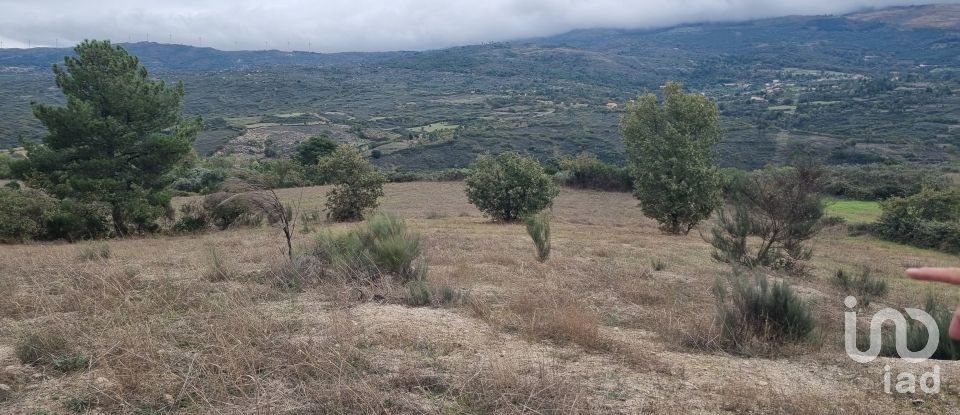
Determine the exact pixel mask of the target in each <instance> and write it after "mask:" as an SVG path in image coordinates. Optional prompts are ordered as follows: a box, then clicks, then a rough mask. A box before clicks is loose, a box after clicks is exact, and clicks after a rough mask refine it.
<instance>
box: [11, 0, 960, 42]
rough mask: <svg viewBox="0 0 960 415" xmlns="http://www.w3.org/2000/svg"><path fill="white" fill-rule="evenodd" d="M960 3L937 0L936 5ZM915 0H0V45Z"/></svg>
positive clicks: (542, 23) (506, 32) (595, 19)
mask: <svg viewBox="0 0 960 415" xmlns="http://www.w3.org/2000/svg"><path fill="white" fill-rule="evenodd" d="M944 2H949V3H958V2H960V0H944V1H938V3H944ZM924 3H933V2H925V1H922V0H913V1H898V0H781V1H777V0H312V1H311V0H268V1H264V0H260V1H253V0H207V1H200V0H192V1H191V0H97V1H89V0H0V42H2V47H4V48H10V47H21V48H22V47H29V46H33V47H36V46H60V47H64V46H72V45H73V44H76V43H77V42H79V41H81V40H83V39H110V40H112V41H114V42H129V41H134V42H136V41H153V42H161V43H178V44H188V45H194V46H210V47H215V48H218V49H225V50H240V49H246V50H250V49H279V50H307V51H314V52H345V51H364V52H367V51H392V50H425V49H436V48H443V47H449V46H457V45H468V44H477V43H484V42H494V41H504V40H513V39H521V38H530V37H537V36H548V35H552V34H558V33H563V32H566V31H569V30H573V29H590V28H654V27H665V26H671V25H675V24H680V23H693V22H703V21H729V20H746V19H751V18H762V17H774V16H783V15H791V14H808V15H809V14H843V13H848V12H851V11H856V10H861V9H863V8H867V7H885V6H893V5H908V4H924Z"/></svg>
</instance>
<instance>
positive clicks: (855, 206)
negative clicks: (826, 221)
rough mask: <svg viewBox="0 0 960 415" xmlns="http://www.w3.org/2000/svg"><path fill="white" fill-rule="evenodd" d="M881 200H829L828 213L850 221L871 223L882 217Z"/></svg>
mask: <svg viewBox="0 0 960 415" xmlns="http://www.w3.org/2000/svg"><path fill="white" fill-rule="evenodd" d="M880 213H881V210H880V202H874V201H865V200H829V201H827V215H830V216H839V217H841V218H844V219H846V220H847V222H850V223H870V222H875V221H876V220H877V219H879V218H880Z"/></svg>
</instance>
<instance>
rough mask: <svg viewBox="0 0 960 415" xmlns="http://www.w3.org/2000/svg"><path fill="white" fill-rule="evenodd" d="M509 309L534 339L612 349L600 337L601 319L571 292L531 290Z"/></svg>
mask: <svg viewBox="0 0 960 415" xmlns="http://www.w3.org/2000/svg"><path fill="white" fill-rule="evenodd" d="M509 308H510V311H512V312H513V314H514V316H515V320H516V322H515V324H516V325H517V326H518V328H519V329H520V330H521V331H522V332H523V333H525V334H527V335H529V336H531V337H534V338H537V339H549V340H552V341H555V342H557V343H560V344H564V343H575V344H578V345H580V346H583V347H585V348H588V349H600V350H604V349H607V348H608V347H609V344H608V342H606V341H605V340H604V339H602V338H601V336H600V317H599V316H598V315H597V314H596V313H595V312H593V311H591V310H588V309H587V308H586V307H584V306H583V305H581V304H580V303H579V302H578V301H577V300H576V298H574V297H573V296H572V295H571V294H570V293H568V292H565V291H561V290H529V291H528V292H525V293H523V294H521V295H517V296H516V297H514V298H513V299H512V300H511V302H510V304H509Z"/></svg>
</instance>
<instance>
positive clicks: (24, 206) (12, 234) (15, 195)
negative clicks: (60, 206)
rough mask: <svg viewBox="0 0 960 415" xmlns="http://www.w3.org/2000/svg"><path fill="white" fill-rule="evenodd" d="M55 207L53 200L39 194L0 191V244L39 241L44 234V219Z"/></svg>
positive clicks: (10, 190)
mask: <svg viewBox="0 0 960 415" xmlns="http://www.w3.org/2000/svg"><path fill="white" fill-rule="evenodd" d="M55 206H56V200H55V199H53V198H51V197H48V196H46V195H43V194H42V193H39V192H33V191H19V190H13V189H7V188H2V189H0V242H4V243H17V242H24V241H28V240H32V239H39V238H40V237H41V236H42V235H43V234H44V227H43V225H44V217H45V216H46V215H47V214H48V212H51V211H53V209H54V208H55Z"/></svg>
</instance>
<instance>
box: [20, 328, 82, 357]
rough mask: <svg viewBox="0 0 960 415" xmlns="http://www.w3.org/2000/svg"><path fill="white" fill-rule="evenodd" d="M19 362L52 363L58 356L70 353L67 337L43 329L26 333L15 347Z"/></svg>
mask: <svg viewBox="0 0 960 415" xmlns="http://www.w3.org/2000/svg"><path fill="white" fill-rule="evenodd" d="M15 352H16V355H17V358H18V359H20V362H22V363H24V364H29V365H44V364H53V362H54V360H56V359H57V358H58V357H59V356H64V355H66V354H68V353H70V348H69V346H68V343H67V339H66V338H65V337H63V336H61V335H59V334H56V333H50V332H45V331H36V332H30V333H26V334H25V335H24V336H23V338H21V339H20V341H19V342H17V345H16V349H15Z"/></svg>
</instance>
